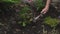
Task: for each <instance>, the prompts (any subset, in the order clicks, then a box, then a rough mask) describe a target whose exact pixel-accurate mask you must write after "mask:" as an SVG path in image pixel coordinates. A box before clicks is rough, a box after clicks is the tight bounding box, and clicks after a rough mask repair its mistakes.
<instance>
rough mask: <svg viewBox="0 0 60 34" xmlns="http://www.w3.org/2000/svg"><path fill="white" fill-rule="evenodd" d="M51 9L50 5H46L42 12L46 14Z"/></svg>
mask: <svg viewBox="0 0 60 34" xmlns="http://www.w3.org/2000/svg"><path fill="white" fill-rule="evenodd" d="M48 10H49V7H45V8H44V9H42V11H41V13H42V14H46V13H47V12H48Z"/></svg>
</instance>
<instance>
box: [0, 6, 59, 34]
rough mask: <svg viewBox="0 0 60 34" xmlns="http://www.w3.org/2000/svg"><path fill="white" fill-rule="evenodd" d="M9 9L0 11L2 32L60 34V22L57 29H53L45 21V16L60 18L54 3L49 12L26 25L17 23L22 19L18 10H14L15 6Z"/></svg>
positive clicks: (11, 33) (10, 33)
mask: <svg viewBox="0 0 60 34" xmlns="http://www.w3.org/2000/svg"><path fill="white" fill-rule="evenodd" d="M0 10H1V8H0ZM9 10H10V11H6V12H5V10H3V11H0V12H1V14H0V34H52V33H56V34H60V33H59V32H60V25H59V24H58V25H57V26H56V29H54V30H53V28H52V27H51V26H50V25H45V24H44V23H43V22H44V18H45V17H48V16H51V17H52V18H58V16H59V13H58V12H57V10H56V9H55V8H54V7H53V6H52V5H51V6H50V9H49V12H47V13H46V15H44V17H42V18H39V19H38V20H37V22H35V23H34V22H32V23H30V24H28V25H27V26H26V27H23V26H21V25H19V24H17V23H18V21H19V20H20V18H19V17H18V16H19V15H18V14H17V13H18V12H16V11H14V9H13V8H11V9H9ZM55 30H56V31H55ZM52 31H53V32H52Z"/></svg>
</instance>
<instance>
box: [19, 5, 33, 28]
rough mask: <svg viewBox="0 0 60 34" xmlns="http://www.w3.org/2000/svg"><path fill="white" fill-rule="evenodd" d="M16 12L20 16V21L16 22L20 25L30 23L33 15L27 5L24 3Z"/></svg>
mask: <svg viewBox="0 0 60 34" xmlns="http://www.w3.org/2000/svg"><path fill="white" fill-rule="evenodd" d="M18 14H19V15H20V16H19V17H20V18H21V19H20V22H18V23H19V24H20V25H22V26H23V27H25V26H26V25H27V24H29V23H31V21H32V18H33V15H32V12H31V9H30V8H29V6H27V5H24V6H23V7H21V9H20V12H19V13H18Z"/></svg>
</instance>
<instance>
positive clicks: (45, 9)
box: [41, 0, 51, 14]
mask: <svg viewBox="0 0 60 34" xmlns="http://www.w3.org/2000/svg"><path fill="white" fill-rule="evenodd" d="M50 4H51V0H47V2H46V5H45V8H44V9H42V11H41V13H43V14H45V13H47V12H48V10H49V6H50Z"/></svg>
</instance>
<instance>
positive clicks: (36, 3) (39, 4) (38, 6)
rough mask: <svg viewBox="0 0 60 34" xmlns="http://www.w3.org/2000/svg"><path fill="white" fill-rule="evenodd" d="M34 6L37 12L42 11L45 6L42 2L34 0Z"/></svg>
mask: <svg viewBox="0 0 60 34" xmlns="http://www.w3.org/2000/svg"><path fill="white" fill-rule="evenodd" d="M34 6H35V7H37V10H39V9H42V8H43V7H44V6H45V4H44V3H43V0H36V2H35V3H34Z"/></svg>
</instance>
